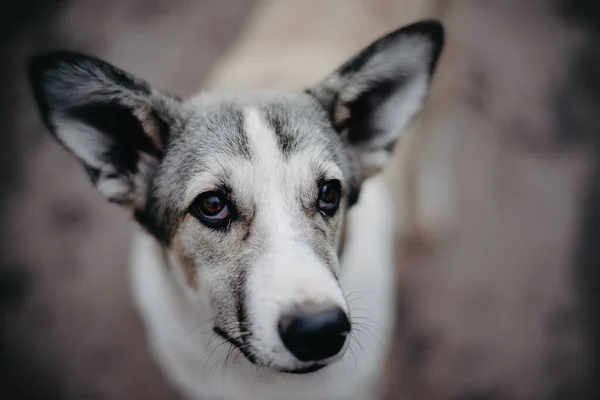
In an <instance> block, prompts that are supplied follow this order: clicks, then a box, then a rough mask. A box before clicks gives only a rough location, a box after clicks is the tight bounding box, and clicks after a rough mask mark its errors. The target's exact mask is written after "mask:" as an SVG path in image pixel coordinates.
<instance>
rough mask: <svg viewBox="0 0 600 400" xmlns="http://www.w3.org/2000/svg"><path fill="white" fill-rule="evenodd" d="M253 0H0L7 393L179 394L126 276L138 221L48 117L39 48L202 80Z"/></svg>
mask: <svg viewBox="0 0 600 400" xmlns="http://www.w3.org/2000/svg"><path fill="white" fill-rule="evenodd" d="M251 3H252V1H250V0H227V1H223V0H220V1H210V0H195V1H185V0H170V1H167V0H165V1H158V0H144V1H142V0H103V1H95V0H73V1H66V0H64V1H58V0H21V1H19V2H15V1H7V2H3V3H2V5H1V6H0V34H1V36H0V52H1V53H0V54H1V55H0V83H1V87H2V91H1V92H0V99H1V106H0V132H1V134H0V151H1V155H0V161H1V163H0V183H1V185H0V188H1V189H0V201H2V208H1V209H2V213H1V214H0V215H1V218H2V219H1V221H0V227H1V236H0V399H2V400H4V399H7V400H8V399H10V400H12V399H110V400H112V399H127V400H129V399H171V398H176V397H175V396H174V395H173V394H172V393H171V392H170V391H169V389H168V388H167V386H166V385H165V384H164V383H163V381H162V378H161V376H160V374H159V373H158V371H157V369H156V368H155V367H154V365H153V363H152V361H151V359H150V357H149V355H148V352H147V350H146V347H145V346H146V343H145V342H144V335H143V332H142V330H141V326H140V323H139V320H138V318H137V316H136V314H135V313H134V311H133V309H132V307H131V302H130V295H129V292H128V282H127V273H128V269H127V257H128V244H129V237H130V233H131V230H132V227H133V224H132V223H131V222H129V221H128V217H127V215H126V214H125V213H124V212H121V211H120V210H119V209H117V208H116V207H114V206H111V205H109V204H107V203H105V202H104V201H103V199H102V198H101V197H100V196H99V195H98V194H97V193H96V192H95V191H94V190H93V188H92V186H91V184H89V183H88V181H87V178H86V177H85V176H84V173H83V171H82V169H81V168H80V167H79V165H78V164H77V163H76V162H75V161H74V160H73V159H72V158H71V157H70V156H69V155H67V154H66V152H65V151H63V150H62V149H61V148H60V147H59V146H58V145H56V144H55V143H54V142H52V141H51V140H50V139H49V137H48V135H47V134H46V132H45V130H44V129H43V128H42V126H41V123H40V120H39V117H38V114H37V111H36V110H35V109H34V108H33V105H32V102H31V98H30V96H29V90H28V87H27V85H26V82H25V80H24V78H25V77H24V65H23V63H24V60H25V58H26V56H27V55H28V54H30V53H31V52H32V51H37V50H40V49H46V48H56V47H61V48H69V49H75V50H80V51H85V52H89V53H92V54H94V55H97V56H100V57H102V58H105V59H107V60H109V61H111V62H113V63H115V64H117V65H119V66H121V67H122V68H125V69H127V70H130V71H131V72H133V73H135V74H137V75H139V76H141V77H143V78H145V79H147V80H149V81H151V82H152V83H153V84H154V85H155V86H157V87H159V88H161V89H163V90H167V91H171V92H174V93H176V94H179V95H189V94H191V93H192V92H194V91H196V90H197V88H198V87H199V85H200V84H201V82H202V81H203V79H204V77H205V75H206V73H207V72H208V71H209V69H210V68H212V66H213V64H214V63H215V61H216V59H217V57H218V56H219V55H220V54H221V53H222V52H223V51H224V50H225V48H226V47H227V46H228V45H229V43H230V42H231V41H232V40H233V39H234V38H235V36H236V35H237V33H238V30H239V28H240V26H241V24H242V23H243V22H244V20H245V18H246V16H247V14H248V12H249V10H250V9H251V5H252V4H251Z"/></svg>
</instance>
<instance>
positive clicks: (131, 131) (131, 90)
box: [29, 51, 179, 208]
mask: <svg viewBox="0 0 600 400" xmlns="http://www.w3.org/2000/svg"><path fill="white" fill-rule="evenodd" d="M29 79H30V83H31V86H32V88H33V92H34V96H35V100H36V102H37V105H38V107H39V109H40V111H41V113H42V118H43V120H44V122H45V124H46V125H47V126H48V128H49V129H50V131H51V132H52V133H53V135H54V137H55V138H56V139H57V140H58V141H59V142H60V143H62V144H63V145H64V147H66V148H67V150H69V151H70V152H71V153H72V154H73V155H74V156H75V157H77V158H78V159H79V160H80V161H81V162H82V163H83V165H84V166H85V168H86V170H87V171H88V173H89V175H90V176H91V178H92V180H93V182H94V183H95V185H96V187H97V188H98V189H99V190H100V191H101V192H102V193H103V194H104V195H105V196H106V197H107V198H108V199H109V200H110V201H114V202H118V203H121V204H125V205H129V206H133V207H136V208H141V207H143V206H144V204H143V203H144V202H145V195H146V190H147V185H148V182H149V180H150V178H151V176H152V174H153V172H154V169H155V167H156V165H157V164H158V163H159V161H160V159H161V158H162V155H163V151H164V148H165V146H166V143H167V140H168V136H169V130H170V127H171V126H172V124H173V123H174V121H175V118H176V114H177V112H178V103H179V101H178V100H176V99H174V98H172V97H170V96H167V95H162V94H160V93H158V92H156V91H154V90H153V89H151V88H150V87H149V86H148V85H147V84H146V83H145V82H143V81H142V80H139V79H136V78H134V77H133V76H131V75H129V74H127V73H126V72H124V71H122V70H120V69H118V68H116V67H114V66H112V65H110V64H108V63H106V62H104V61H101V60H99V59H97V58H94V57H90V56H86V55H83V54H79V53H73V52H66V51H55V52H50V53H46V54H42V55H38V56H34V57H32V58H31V59H30V62H29Z"/></svg>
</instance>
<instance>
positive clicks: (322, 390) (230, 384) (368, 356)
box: [131, 177, 394, 400]
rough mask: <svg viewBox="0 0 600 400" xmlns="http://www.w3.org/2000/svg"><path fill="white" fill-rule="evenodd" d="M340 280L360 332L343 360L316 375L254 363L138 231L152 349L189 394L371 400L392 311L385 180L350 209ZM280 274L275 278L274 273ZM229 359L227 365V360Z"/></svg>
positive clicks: (137, 269) (137, 257)
mask: <svg viewBox="0 0 600 400" xmlns="http://www.w3.org/2000/svg"><path fill="white" fill-rule="evenodd" d="M348 218H349V219H348V223H349V232H348V236H347V242H346V250H345V253H344V256H343V259H342V262H341V268H340V283H341V286H342V288H343V290H344V292H345V293H346V295H347V296H348V302H349V306H350V312H351V314H352V318H353V323H354V327H355V329H354V333H353V335H352V341H351V343H350V348H351V350H350V351H346V352H345V353H344V356H343V358H342V359H341V360H340V361H338V362H336V363H334V364H332V365H330V366H328V367H326V368H324V369H322V370H320V371H317V372H315V373H312V374H308V375H288V374H284V373H280V372H276V371H274V370H271V369H265V368H260V369H259V368H256V367H254V366H253V365H252V364H250V363H249V362H248V361H247V360H246V359H245V358H244V357H243V356H238V354H237V352H236V351H233V352H232V353H231V355H229V357H228V353H229V350H230V345H229V344H223V345H221V343H222V340H221V339H220V338H213V339H212V340H211V337H213V335H212V333H211V331H210V328H211V326H210V322H207V323H204V324H202V323H203V322H205V321H207V320H208V319H209V318H210V316H211V314H210V310H209V309H208V308H207V307H199V305H198V303H196V302H194V301H192V300H190V299H189V298H188V297H187V296H185V295H184V293H183V292H181V291H180V284H179V283H178V282H176V280H175V278H174V277H173V275H172V274H171V273H170V269H169V267H167V266H166V265H164V263H163V261H162V260H163V258H162V257H161V253H160V250H159V247H158V245H157V244H156V242H155V241H154V239H153V238H151V237H150V236H148V235H146V234H145V233H142V232H140V233H138V234H137V235H136V237H135V241H134V248H133V264H132V265H133V268H132V279H131V280H132V286H133V293H134V297H135V301H136V303H137V305H138V308H139V310H140V313H141V315H142V318H143V320H144V323H145V325H146V327H147V332H148V339H149V341H150V345H151V348H152V350H153V352H154V354H155V356H156V357H157V359H158V360H159V362H160V365H161V366H162V368H163V370H164V372H165V374H166V375H167V376H168V377H169V378H170V379H171V380H172V381H173V382H175V383H176V385H177V386H178V387H179V388H180V389H182V390H183V391H184V392H185V393H186V395H187V396H188V397H189V398H190V399H198V400H211V399H213V398H214V399H223V400H254V399H256V400H259V399H260V400H271V399H273V400H296V399H298V400H300V399H303V400H311V399H315V400H317V399H318V400H322V399H332V400H333V399H350V400H352V399H369V398H371V396H370V394H369V393H370V392H371V389H372V388H373V386H374V385H375V383H376V379H377V378H378V376H379V373H380V366H381V364H382V359H383V357H384V355H385V350H386V347H387V342H388V335H389V333H390V328H391V321H392V318H393V316H392V314H391V313H392V311H393V300H394V299H393V286H394V276H393V271H394V263H393V212H392V204H391V200H390V197H389V194H388V192H387V188H386V187H385V184H384V183H383V182H382V181H381V180H380V178H378V177H376V178H372V179H370V180H368V181H366V182H365V183H364V187H363V190H362V193H361V199H360V201H359V203H358V204H357V205H356V206H355V207H354V208H353V209H352V210H351V211H350V212H349V216H348ZM275 279H277V278H275ZM225 364H226V365H225Z"/></svg>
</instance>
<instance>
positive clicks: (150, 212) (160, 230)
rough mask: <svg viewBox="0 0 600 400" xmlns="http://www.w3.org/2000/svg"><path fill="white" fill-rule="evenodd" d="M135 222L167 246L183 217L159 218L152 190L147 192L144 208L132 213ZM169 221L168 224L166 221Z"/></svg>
mask: <svg viewBox="0 0 600 400" xmlns="http://www.w3.org/2000/svg"><path fill="white" fill-rule="evenodd" d="M134 217H135V219H136V221H137V222H138V223H139V224H140V225H141V226H142V227H144V228H145V229H146V230H147V231H148V233H150V234H151V235H152V236H154V237H155V238H156V239H158V240H159V241H160V242H161V243H163V244H164V245H167V246H168V245H169V244H170V243H171V239H172V237H173V233H174V227H175V226H177V225H178V224H179V223H180V222H181V219H182V218H183V216H179V217H177V216H176V215H169V217H168V218H161V216H160V214H159V211H158V201H157V199H156V197H155V196H154V195H153V190H149V192H148V196H147V198H146V207H145V208H144V209H136V210H135V211H134ZM167 220H168V221H169V222H168V223H167V222H166V221H167Z"/></svg>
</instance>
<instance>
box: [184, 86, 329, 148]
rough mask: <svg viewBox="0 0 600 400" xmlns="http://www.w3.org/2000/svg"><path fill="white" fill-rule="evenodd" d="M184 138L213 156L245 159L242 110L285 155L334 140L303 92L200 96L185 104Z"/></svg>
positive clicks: (245, 131)
mask: <svg viewBox="0 0 600 400" xmlns="http://www.w3.org/2000/svg"><path fill="white" fill-rule="evenodd" d="M187 106H188V113H187V121H186V129H185V131H184V134H183V136H185V137H184V139H185V140H186V141H187V142H188V143H187V144H188V146H189V145H193V146H194V148H196V149H205V150H208V151H210V152H211V153H213V154H214V152H216V153H217V154H220V155H224V154H229V155H232V156H233V155H235V156H242V157H249V156H250V151H249V146H250V143H249V142H248V134H249V132H248V121H247V111H248V110H249V109H252V110H256V112H257V113H258V115H259V118H260V119H261V120H262V122H263V123H264V124H265V125H267V126H268V127H269V129H270V130H272V131H273V132H274V134H275V138H276V140H277V144H278V148H279V150H280V151H281V152H282V154H283V155H285V156H290V155H292V154H293V153H299V152H301V151H303V150H305V149H306V148H307V147H315V146H319V145H320V146H323V145H324V144H326V143H327V140H329V141H331V140H333V139H335V132H334V131H333V129H332V127H331V124H330V122H329V119H328V117H327V114H326V113H325V110H324V109H323V108H322V107H321V106H320V104H319V103H317V101H316V100H315V99H314V98H313V97H312V96H310V95H307V94H303V93H271V92H260V93H250V94H224V95H220V96H218V97H217V96H212V95H211V96H207V95H204V96H199V97H197V98H196V99H193V100H192V101H191V102H189V103H188V105H187Z"/></svg>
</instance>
